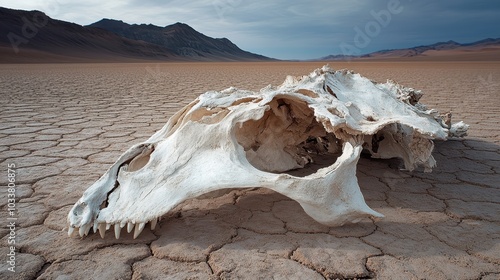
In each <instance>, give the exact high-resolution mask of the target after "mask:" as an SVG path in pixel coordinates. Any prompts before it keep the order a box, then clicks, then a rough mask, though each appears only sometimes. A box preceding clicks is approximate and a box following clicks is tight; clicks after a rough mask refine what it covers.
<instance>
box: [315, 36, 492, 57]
mask: <svg viewBox="0 0 500 280" xmlns="http://www.w3.org/2000/svg"><path fill="white" fill-rule="evenodd" d="M488 47H491V48H495V49H498V51H500V38H486V39H482V40H479V41H474V42H471V43H458V42H456V41H453V40H448V41H443V42H437V43H434V44H430V45H420V46H415V47H410V48H401V49H385V50H379V51H374V52H371V53H367V54H361V55H343V54H332V55H327V56H324V57H321V58H318V59H314V60H318V61H320V60H352V59H370V58H411V57H431V56H436V54H439V52H443V53H441V55H443V54H444V51H451V52H449V53H451V54H453V55H457V54H459V52H462V53H467V52H474V51H479V50H481V49H486V48H488ZM446 55H448V53H447V54H446Z"/></svg>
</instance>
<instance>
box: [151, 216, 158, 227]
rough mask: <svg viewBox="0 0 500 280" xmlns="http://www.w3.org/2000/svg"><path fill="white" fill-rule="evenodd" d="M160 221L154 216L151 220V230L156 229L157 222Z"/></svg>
mask: <svg viewBox="0 0 500 280" xmlns="http://www.w3.org/2000/svg"><path fill="white" fill-rule="evenodd" d="M157 222H158V219H157V218H154V219H152V220H151V230H154V229H155V228H156V223H157Z"/></svg>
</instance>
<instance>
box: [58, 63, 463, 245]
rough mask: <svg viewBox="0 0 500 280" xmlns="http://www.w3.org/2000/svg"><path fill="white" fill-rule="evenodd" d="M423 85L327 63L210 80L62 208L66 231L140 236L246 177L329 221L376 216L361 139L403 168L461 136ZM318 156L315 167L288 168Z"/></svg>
mask: <svg viewBox="0 0 500 280" xmlns="http://www.w3.org/2000/svg"><path fill="white" fill-rule="evenodd" d="M421 96H422V94H421V93H420V91H416V90H414V89H411V88H406V87H402V86H400V85H398V84H396V83H394V82H392V81H388V82H387V83H384V84H380V83H374V82H372V81H370V80H368V79H367V78H364V77H362V76H360V75H359V74H355V73H353V72H350V71H346V70H341V71H334V70H332V69H330V68H329V67H328V66H324V67H323V68H322V69H317V70H315V71H314V72H312V73H311V74H309V75H308V76H304V77H302V78H300V79H297V78H294V77H287V79H286V80H285V82H284V83H283V84H282V85H281V86H279V87H277V88H274V87H271V86H268V87H266V88H263V89H262V90H261V91H260V92H251V91H244V90H238V89H236V88H229V89H226V90H224V91H221V92H216V91H210V92H207V93H205V94H202V95H201V96H200V97H198V98H197V99H196V100H194V101H193V102H191V103H190V104H189V105H187V106H186V107H184V108H183V109H181V110H180V111H179V112H177V113H176V114H175V115H174V116H173V117H171V118H170V120H169V121H168V123H167V124H166V125H165V126H164V127H163V128H162V129H161V130H160V131H158V132H156V133H155V134H154V135H153V136H152V137H151V138H150V139H148V140H147V141H145V142H144V143H140V144H137V145H134V146H133V147H131V148H130V149H129V150H127V151H126V152H125V153H124V154H123V155H122V156H120V158H119V159H118V160H117V161H116V162H115V163H114V164H113V165H112V166H111V168H110V169H109V170H108V171H107V172H106V173H105V174H104V175H103V176H102V177H101V178H100V179H99V180H98V181H97V182H95V183H94V184H93V185H92V186H91V187H90V188H88V189H87V190H86V191H85V193H84V194H83V196H82V197H81V198H80V199H79V200H78V202H77V203H76V204H75V206H74V207H73V208H72V210H71V211H70V213H69V215H68V222H69V225H70V227H69V234H70V235H71V234H72V233H73V232H75V229H76V231H78V232H79V234H80V236H83V235H87V234H88V233H89V231H90V229H91V227H93V229H94V232H96V231H97V229H99V231H100V234H101V236H104V234H105V232H106V230H108V229H110V227H111V226H113V227H114V232H115V236H116V238H119V236H120V231H121V229H122V228H123V227H125V226H126V227H127V231H128V232H131V231H132V230H134V237H137V235H139V234H140V232H141V231H142V230H143V229H144V226H145V224H146V223H148V222H150V223H151V227H152V228H154V227H155V226H156V223H157V219H158V218H159V217H161V216H162V215H164V214H166V213H167V212H169V211H170V210H172V209H173V208H174V207H175V206H177V205H178V204H179V203H181V202H183V201H185V200H186V199H190V198H195V197H199V196H201V195H206V194H209V193H211V194H213V193H215V191H218V190H222V189H233V188H249V187H264V188H269V189H272V190H274V191H276V192H279V193H281V194H283V195H285V196H287V197H290V198H291V199H294V200H296V201H297V202H298V203H300V205H301V206H302V207H303V208H304V210H305V212H306V213H307V214H309V215H310V216H311V217H312V218H314V219H315V220H316V221H318V222H320V223H323V224H325V225H329V226H336V225H342V224H344V223H346V222H357V221H359V220H360V219H361V218H364V217H369V216H373V217H382V215H381V214H379V213H377V212H375V211H374V210H372V209H370V208H369V207H368V206H367V205H366V203H365V201H364V198H363V195H362V193H361V191H360V188H359V186H358V182H357V178H356V164H357V161H358V159H359V157H360V153H361V151H362V150H366V151H368V152H370V153H371V155H372V157H375V158H393V157H399V158H402V159H403V161H404V164H405V167H406V169H408V170H413V169H414V168H415V167H417V166H419V165H422V166H424V167H425V168H426V170H429V169H431V168H432V167H433V166H434V165H435V161H434V159H433V157H432V155H431V152H432V149H433V142H432V139H440V140H445V139H447V138H448V137H451V136H463V135H465V134H466V131H467V128H468V126H467V125H466V124H464V123H463V122H460V123H457V124H453V125H452V124H451V115H450V114H447V115H445V116H440V115H439V114H438V112H436V111H435V110H428V109H427V108H426V107H425V106H424V105H422V104H420V103H418V100H419V99H420V97H421ZM314 161H317V162H320V163H322V164H323V166H321V167H322V168H316V170H313V171H311V170H309V173H307V172H305V173H304V172H302V173H300V172H297V171H296V170H297V169H301V168H305V169H302V171H303V170H307V167H308V166H310V165H312V162H314ZM316 165H318V164H316ZM299 174H300V175H299Z"/></svg>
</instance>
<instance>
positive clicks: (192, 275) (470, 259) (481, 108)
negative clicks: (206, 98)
mask: <svg viewBox="0 0 500 280" xmlns="http://www.w3.org/2000/svg"><path fill="white" fill-rule="evenodd" d="M323 64H324V63H321V62H314V63H312V62H310V63H309V62H308V63H292V62H272V63H147V64H143V63H135V64H127V63H118V64H110V63H108V64H45V65H42V64H40V65H33V64H32V65H6V64H4V65H0V81H1V86H0V97H1V108H2V109H1V112H0V118H1V123H0V143H1V145H0V162H1V165H2V175H1V176H0V181H1V182H2V192H1V196H0V206H1V207H2V208H1V209H2V211H0V219H1V221H2V225H3V226H2V227H1V228H0V234H1V237H2V240H1V241H0V242H1V244H2V245H1V246H0V247H1V250H0V251H1V254H0V255H1V257H0V259H1V260H2V261H1V262H0V278H2V279H218V278H221V279H324V278H327V279H330V278H341V279H342V278H348V279H351V278H362V279H371V278H374V279H499V278H500V125H499V121H498V118H499V117H500V62H498V61H497V62H446V61H443V62H422V61H420V62H350V63H349V62H342V63H335V62H333V63H332V62H330V66H332V68H334V69H342V68H348V69H352V70H354V71H356V72H359V73H361V74H362V75H364V76H366V77H369V78H370V79H372V80H375V81H382V82H384V81H385V80H386V79H392V80H395V81H397V82H399V83H400V84H403V85H406V86H411V87H414V88H416V89H421V90H422V91H423V92H424V93H425V95H424V97H423V98H422V100H421V103H424V104H427V105H428V106H429V107H430V108H435V109H438V110H439V111H442V112H445V111H449V110H452V111H453V117H454V121H458V120H463V121H465V122H466V123H468V124H470V125H471V128H470V130H469V136H467V137H466V138H464V139H454V140H449V141H446V142H439V143H436V148H435V150H434V153H433V154H434V157H435V158H436V160H437V162H438V167H437V168H435V169H434V171H433V172H432V173H423V172H422V170H416V171H414V172H411V173H410V172H406V171H399V170H398V169H397V167H396V165H395V164H394V161H393V160H370V159H368V158H362V159H361V160H360V162H359V165H358V179H359V183H360V186H361V189H362V192H363V195H364V196H365V199H366V200H367V203H368V205H369V206H370V207H372V208H373V209H374V210H376V211H378V212H381V213H383V214H384V215H385V218H383V219H380V220H377V221H372V220H370V219H366V220H363V221H362V222H360V223H358V224H351V225H346V226H343V227H337V228H328V227H325V226H323V225H321V224H318V223H316V222H315V221H314V220H312V219H311V218H309V216H307V215H306V214H305V213H304V211H303V210H302V209H301V207H300V206H299V205H298V204H297V203H296V202H294V201H292V200H290V199H288V198H286V197H284V196H282V195H279V194H277V193H273V192H271V191H267V190H261V189H251V190H245V191H233V192H231V193H229V194H226V195H224V196H222V197H220V198H217V199H212V200H208V199H203V200H202V199H200V200H192V201H190V202H188V203H185V204H183V205H182V206H181V207H178V208H177V211H176V212H175V213H173V214H172V215H168V216H165V217H164V218H163V219H162V220H161V222H160V223H159V226H158V227H157V228H156V229H155V230H154V231H151V230H150V229H149V228H148V227H147V228H146V229H145V230H144V231H143V232H142V234H141V235H140V236H139V238H137V239H135V240H134V239H133V238H132V234H127V233H126V232H125V230H122V237H121V238H120V239H119V240H115V238H114V235H113V234H112V232H108V234H107V235H106V237H105V239H101V238H100V237H99V234H90V235H89V236H88V237H85V238H80V237H72V238H70V237H68V235H67V222H66V216H67V213H68V211H69V210H70V208H71V207H72V205H73V204H74V203H75V202H76V201H77V200H78V198H79V197H80V196H81V195H82V193H83V191H84V190H86V189H87V188H88V187H89V186H90V185H91V184H92V183H93V182H94V181H96V180H97V179H98V178H99V177H100V175H102V174H103V173H104V172H105V171H106V169H107V168H108V167H109V166H110V164H111V163H112V162H114V160H115V159H116V158H117V157H118V156H119V155H120V154H122V153H123V152H124V151H125V150H126V149H127V148H128V147H130V146H131V145H132V144H134V143H137V142H141V141H144V140H146V139H147V138H148V137H149V136H150V135H152V134H153V133H154V132H155V131H156V130H158V129H160V128H161V127H162V126H163V125H164V124H165V123H166V121H167V119H168V118H169V117H170V116H171V115H172V114H173V113H174V112H176V111H177V110H179V109H180V108H181V107H182V106H183V105H185V104H187V103H188V102H190V101H191V100H193V99H194V98H195V97H197V96H198V95H199V94H201V93H203V92H205V91H208V90H222V89H224V88H227V87H229V86H236V87H238V88H241V89H250V90H259V89H260V88H262V87H265V86H266V85H268V84H273V85H279V84H281V83H282V82H283V81H284V79H285V77H286V75H305V74H308V73H309V72H311V71H312V70H313V69H315V68H318V67H321V66H322V65H323ZM10 163H14V164H15V165H16V168H15V169H16V172H17V173H16V184H17V191H16V195H17V203H16V208H17V212H16V213H17V218H18V219H17V221H16V229H15V238H16V244H15V246H16V250H17V254H16V272H15V273H12V272H9V271H8V270H7V267H8V264H7V262H6V259H7V253H8V252H9V249H8V246H9V245H8V244H7V243H8V236H9V234H10V230H9V229H8V228H7V226H5V224H7V218H8V217H7V216H8V212H7V190H6V187H5V186H6V185H7V165H8V164H10ZM193 176H196V174H193Z"/></svg>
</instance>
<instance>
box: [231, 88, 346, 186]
mask: <svg viewBox="0 0 500 280" xmlns="http://www.w3.org/2000/svg"><path fill="white" fill-rule="evenodd" d="M268 105H269V107H270V108H269V110H268V111H266V113H265V114H264V116H263V117H262V118H261V119H259V120H249V121H246V122H244V123H242V124H241V126H239V127H237V128H236V132H235V135H236V140H237V141H238V143H239V144H240V145H241V146H242V147H243V149H244V150H245V153H246V157H247V160H248V161H249V162H250V164H252V165H253V166H254V167H255V168H257V169H259V170H262V171H265V172H272V173H288V174H291V175H294V176H298V177H303V176H307V175H310V174H313V173H315V172H316V171H317V170H318V169H320V168H323V167H327V166H330V165H332V164H334V163H335V161H336V159H337V158H338V157H339V156H340V154H341V150H342V143H341V141H340V140H339V139H337V138H336V137H335V136H334V135H333V134H332V133H328V132H327V131H326V130H325V128H324V127H323V125H322V124H320V123H319V122H318V121H317V120H316V117H315V116H314V111H313V109H311V108H309V106H308V105H307V103H305V102H304V101H302V100H299V99H295V98H293V97H275V99H273V100H272V101H271V102H270V103H269V104H268Z"/></svg>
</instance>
